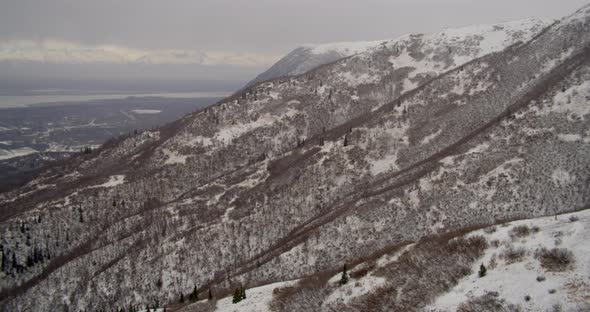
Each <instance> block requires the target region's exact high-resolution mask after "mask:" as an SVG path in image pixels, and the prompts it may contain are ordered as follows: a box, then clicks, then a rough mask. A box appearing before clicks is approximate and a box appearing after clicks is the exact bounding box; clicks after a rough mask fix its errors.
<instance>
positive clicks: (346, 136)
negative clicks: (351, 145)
mask: <svg viewBox="0 0 590 312" xmlns="http://www.w3.org/2000/svg"><path fill="white" fill-rule="evenodd" d="M344 146H348V135H345V136H344Z"/></svg>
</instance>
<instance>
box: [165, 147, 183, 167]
mask: <svg viewBox="0 0 590 312" xmlns="http://www.w3.org/2000/svg"><path fill="white" fill-rule="evenodd" d="M162 152H164V154H165V155H166V156H168V158H167V159H166V161H165V162H164V164H165V165H174V164H183V165H184V164H186V159H187V158H188V156H186V155H179V154H178V153H176V152H175V151H171V150H169V149H163V150H162Z"/></svg>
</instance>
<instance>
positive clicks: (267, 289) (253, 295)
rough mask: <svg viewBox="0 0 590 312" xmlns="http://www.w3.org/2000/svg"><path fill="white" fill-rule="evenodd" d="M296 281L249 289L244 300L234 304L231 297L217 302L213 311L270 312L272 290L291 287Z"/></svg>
mask: <svg viewBox="0 0 590 312" xmlns="http://www.w3.org/2000/svg"><path fill="white" fill-rule="evenodd" d="M295 283H296V281H287V282H279V283H273V284H269V285H264V286H260V287H256V288H251V289H248V290H247V291H246V299H244V300H242V301H240V302H238V303H236V304H234V303H232V297H231V296H230V297H226V298H223V299H221V300H219V301H217V308H216V310H215V311H219V312H237V311H239V312H264V311H270V308H269V304H270V302H271V300H272V293H273V290H275V289H276V288H279V287H285V286H291V285H293V284H295Z"/></svg>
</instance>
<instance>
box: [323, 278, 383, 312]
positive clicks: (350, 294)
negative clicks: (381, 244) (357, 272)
mask: <svg viewBox="0 0 590 312" xmlns="http://www.w3.org/2000/svg"><path fill="white" fill-rule="evenodd" d="M336 277H337V278H338V279H339V278H340V275H337V276H336ZM385 282H386V279H385V278H383V277H378V276H373V275H372V274H369V275H367V276H364V277H361V278H359V279H353V278H350V280H349V281H348V283H346V284H345V285H342V286H339V287H336V289H335V290H334V291H333V292H332V293H331V294H330V295H329V296H328V297H327V298H326V300H325V301H324V302H323V303H322V305H328V304H332V303H337V302H339V303H343V304H346V303H348V302H349V301H350V300H352V299H354V298H356V297H359V296H362V295H365V294H368V293H371V292H373V291H374V290H375V289H377V288H378V287H381V286H383V285H385Z"/></svg>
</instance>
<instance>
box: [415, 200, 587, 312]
mask: <svg viewBox="0 0 590 312" xmlns="http://www.w3.org/2000/svg"><path fill="white" fill-rule="evenodd" d="M470 235H481V236H483V237H485V239H487V241H488V242H490V246H489V247H488V248H487V249H486V250H485V253H484V256H483V257H482V258H480V259H478V261H477V262H476V263H474V265H473V267H472V272H473V274H470V275H468V276H466V277H465V278H463V279H461V280H459V282H458V284H457V285H456V286H454V287H453V288H452V289H451V290H450V291H449V292H448V293H446V294H444V295H442V296H440V297H438V298H437V299H436V301H435V302H434V303H433V304H432V305H431V306H429V307H428V308H426V309H425V310H427V311H456V310H457V308H459V307H461V306H462V307H463V308H466V307H468V306H469V305H473V306H472V307H471V310H481V308H482V306H479V309H478V306H477V305H476V304H482V303H483V302H485V301H486V300H487V301H488V302H487V304H492V303H495V304H500V305H504V306H506V307H508V306H509V305H513V306H519V311H545V310H550V309H551V308H553V309H557V307H561V309H562V310H561V311H588V310H589V309H590V276H589V275H588V272H589V270H590V244H588V239H590V210H584V211H580V212H577V213H570V214H566V215H560V216H556V217H552V216H551V217H544V218H537V219H530V220H522V221H517V222H511V223H508V224H502V225H501V226H497V227H490V228H485V229H482V230H479V231H476V232H474V233H471V234H470ZM481 264H483V265H484V266H485V267H486V269H487V273H486V275H485V276H484V277H480V276H479V274H478V271H479V269H480V265H481Z"/></svg>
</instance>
